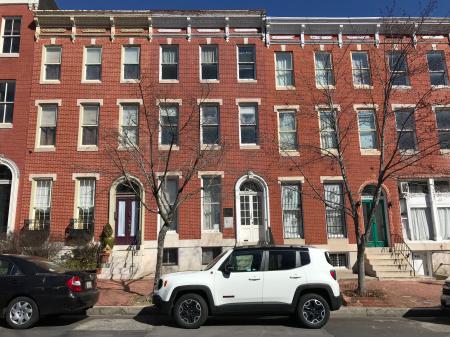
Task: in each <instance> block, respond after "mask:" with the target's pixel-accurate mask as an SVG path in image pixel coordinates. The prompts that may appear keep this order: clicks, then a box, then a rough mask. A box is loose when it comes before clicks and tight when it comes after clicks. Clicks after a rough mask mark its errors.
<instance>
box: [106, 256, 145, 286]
mask: <svg viewBox="0 0 450 337" xmlns="http://www.w3.org/2000/svg"><path fill="white" fill-rule="evenodd" d="M140 263H141V256H140V254H139V252H137V251H131V250H113V251H112V252H111V255H110V257H109V261H108V263H107V264H106V265H105V266H104V267H102V272H101V274H99V275H98V278H100V279H114V280H129V279H132V278H134V276H135V275H136V273H137V271H138V269H139V266H140Z"/></svg>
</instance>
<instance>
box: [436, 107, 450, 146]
mask: <svg viewBox="0 0 450 337" xmlns="http://www.w3.org/2000/svg"><path fill="white" fill-rule="evenodd" d="M436 122H437V130H438V135H439V144H440V147H441V149H442V150H450V108H445V109H436Z"/></svg>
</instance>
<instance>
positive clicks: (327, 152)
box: [316, 106, 340, 155]
mask: <svg viewBox="0 0 450 337" xmlns="http://www.w3.org/2000/svg"><path fill="white" fill-rule="evenodd" d="M316 110H317V114H318V119H319V140H320V149H321V152H322V155H330V154H337V151H338V149H337V148H324V147H323V144H322V131H326V132H330V130H331V131H334V132H337V130H332V129H324V130H322V121H321V120H320V114H321V113H322V112H330V111H331V110H330V108H329V107H326V106H318V107H316ZM339 111H340V108H339V107H338V106H334V107H333V110H332V111H331V112H333V113H334V116H335V122H336V124H337V115H336V114H337V113H338V112H339ZM335 127H337V125H336V126H335ZM337 141H339V139H337Z"/></svg>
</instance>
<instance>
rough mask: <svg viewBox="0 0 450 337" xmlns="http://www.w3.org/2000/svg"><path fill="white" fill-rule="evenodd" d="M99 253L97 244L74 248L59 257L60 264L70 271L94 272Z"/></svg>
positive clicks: (99, 248)
mask: <svg viewBox="0 0 450 337" xmlns="http://www.w3.org/2000/svg"><path fill="white" fill-rule="evenodd" d="M101 251H102V249H101V247H100V245H99V244H98V243H88V244H86V245H85V246H81V247H75V248H72V249H71V250H70V251H69V252H67V253H66V254H64V255H63V256H62V257H61V264H62V265H63V266H64V267H65V268H67V269H69V270H71V271H80V270H95V269H96V268H97V266H98V262H99V255H100V253H101Z"/></svg>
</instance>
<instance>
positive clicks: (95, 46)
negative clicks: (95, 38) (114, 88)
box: [81, 45, 103, 83]
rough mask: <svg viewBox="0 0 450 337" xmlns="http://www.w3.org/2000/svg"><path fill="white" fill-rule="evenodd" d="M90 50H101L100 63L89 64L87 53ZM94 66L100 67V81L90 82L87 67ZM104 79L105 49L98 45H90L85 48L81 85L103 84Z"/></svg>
mask: <svg viewBox="0 0 450 337" xmlns="http://www.w3.org/2000/svg"><path fill="white" fill-rule="evenodd" d="M88 49H100V63H89V64H88V63H87V53H88ZM90 65H93V66H100V79H98V80H88V79H87V78H86V76H87V67H88V66H90ZM102 77H103V47H102V46H98V45H90V46H85V47H84V48H83V69H82V78H81V83H102Z"/></svg>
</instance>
